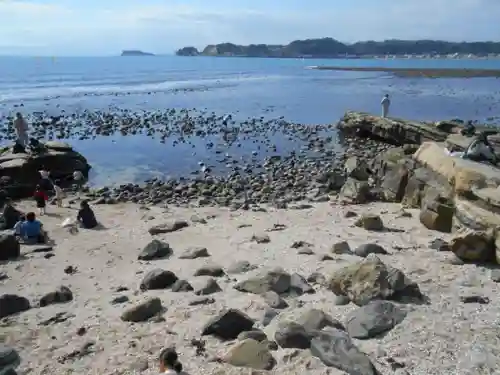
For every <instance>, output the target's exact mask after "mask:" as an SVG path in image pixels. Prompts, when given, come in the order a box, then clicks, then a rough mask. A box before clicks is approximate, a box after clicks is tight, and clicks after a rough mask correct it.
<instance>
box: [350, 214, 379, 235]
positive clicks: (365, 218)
mask: <svg viewBox="0 0 500 375" xmlns="http://www.w3.org/2000/svg"><path fill="white" fill-rule="evenodd" d="M354 225H356V226H357V227H360V228H363V229H366V230H372V231H381V230H383V229H384V223H383V221H382V219H381V218H380V216H378V215H373V214H365V215H362V216H361V217H360V218H359V219H358V220H356V222H355V223H354Z"/></svg>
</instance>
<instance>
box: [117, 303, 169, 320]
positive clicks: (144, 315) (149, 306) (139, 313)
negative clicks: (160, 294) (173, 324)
mask: <svg viewBox="0 0 500 375" xmlns="http://www.w3.org/2000/svg"><path fill="white" fill-rule="evenodd" d="M162 311H163V306H162V304H161V300H160V299H159V298H151V299H148V300H147V301H144V302H141V303H139V304H137V305H135V306H132V307H130V308H128V309H127V310H125V311H124V312H123V314H122V316H121V319H122V320H123V321H125V322H145V321H146V320H149V319H151V318H152V317H153V316H155V315H157V314H159V313H160V312H162Z"/></svg>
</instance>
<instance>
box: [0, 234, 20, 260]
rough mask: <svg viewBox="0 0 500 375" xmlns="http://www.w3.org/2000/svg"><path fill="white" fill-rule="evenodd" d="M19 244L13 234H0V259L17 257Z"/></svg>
mask: <svg viewBox="0 0 500 375" xmlns="http://www.w3.org/2000/svg"><path fill="white" fill-rule="evenodd" d="M20 256H21V246H20V245H19V242H18V241H17V239H16V237H15V236H14V235H13V234H0V260H10V259H17V258H19V257H20Z"/></svg>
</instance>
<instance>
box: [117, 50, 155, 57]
mask: <svg viewBox="0 0 500 375" xmlns="http://www.w3.org/2000/svg"><path fill="white" fill-rule="evenodd" d="M121 55H122V56H154V54H152V53H150V52H143V51H139V50H135V49H131V50H124V51H122V54H121Z"/></svg>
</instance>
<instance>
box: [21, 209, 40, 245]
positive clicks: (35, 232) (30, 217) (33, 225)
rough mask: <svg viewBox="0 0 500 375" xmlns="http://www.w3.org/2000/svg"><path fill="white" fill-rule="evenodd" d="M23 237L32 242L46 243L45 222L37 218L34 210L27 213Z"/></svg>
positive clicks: (22, 226) (22, 231) (22, 227)
mask: <svg viewBox="0 0 500 375" xmlns="http://www.w3.org/2000/svg"><path fill="white" fill-rule="evenodd" d="M20 234H21V238H22V239H23V240H24V241H25V242H26V243H30V244H36V243H45V240H46V238H45V232H44V230H43V224H42V223H41V222H40V221H39V220H37V219H36V215H35V213H34V212H28V213H27V214H26V221H25V222H24V223H23V224H22V225H21V231H20Z"/></svg>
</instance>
